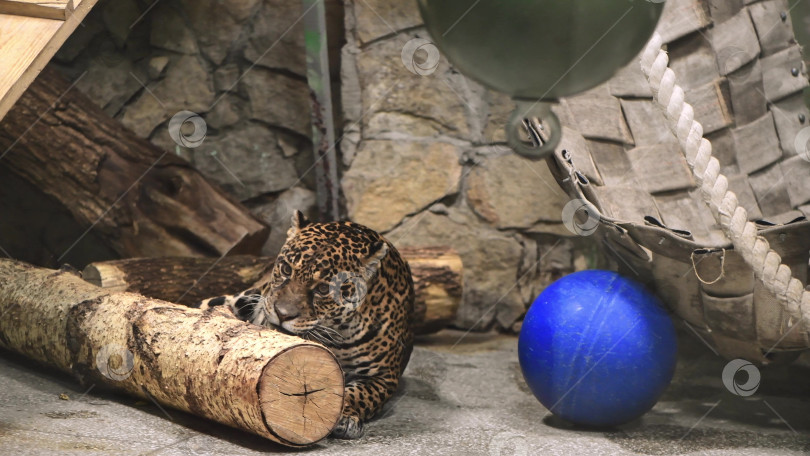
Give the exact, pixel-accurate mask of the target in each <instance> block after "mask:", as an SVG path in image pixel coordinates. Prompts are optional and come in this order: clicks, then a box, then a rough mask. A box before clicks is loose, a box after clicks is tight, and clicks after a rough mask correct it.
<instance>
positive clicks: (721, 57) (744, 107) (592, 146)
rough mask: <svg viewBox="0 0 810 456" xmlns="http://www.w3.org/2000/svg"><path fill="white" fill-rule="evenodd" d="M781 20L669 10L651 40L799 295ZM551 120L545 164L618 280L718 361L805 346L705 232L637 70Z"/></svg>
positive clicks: (793, 112) (760, 9) (800, 166)
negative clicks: (647, 289) (593, 225)
mask: <svg viewBox="0 0 810 456" xmlns="http://www.w3.org/2000/svg"><path fill="white" fill-rule="evenodd" d="M788 8H789V6H788V2H787V0H768V1H750V0H746V1H743V0H736V1H730V0H668V1H667V4H666V7H665V9H664V14H663V17H662V19H661V23H660V24H659V27H658V33H660V34H661V36H662V37H663V39H664V41H665V43H667V51H668V53H669V56H670V68H672V70H673V71H674V72H675V74H676V76H677V79H678V83H679V84H680V85H681V86H682V87H683V88H684V90H685V91H686V101H687V102H688V103H690V104H691V105H692V106H693V107H694V111H695V120H697V121H699V122H701V124H702V125H703V127H704V135H705V137H706V138H707V139H709V140H710V141H711V142H712V145H713V150H714V155H715V157H717V159H718V160H719V161H720V164H721V168H722V170H721V171H722V173H724V174H725V175H726V176H727V177H728V178H729V189H730V190H732V191H734V192H735V193H736V195H737V197H738V199H739V202H740V204H741V205H743V207H745V209H746V210H747V212H748V215H749V218H750V219H751V220H755V221H758V226H759V227H760V228H761V231H760V234H762V235H763V236H764V237H765V238H766V239H767V240H768V241H769V242H770V243H771V247H772V248H774V249H775V250H776V251H777V252H778V253H779V254H780V255H781V256H782V260H783V262H784V263H785V264H787V265H788V266H790V267H791V269H792V271H793V273H794V277H796V278H798V279H799V280H801V281H802V282H803V284H804V285H805V286H806V285H807V279H808V275H807V274H808V272H807V270H808V260H810V258H809V253H810V222H808V221H807V220H806V219H805V216H807V215H808V214H810V157H808V154H807V152H806V150H805V149H806V145H804V144H798V145H797V144H796V138H797V135H799V133H800V132H801V131H802V130H803V129H804V128H807V127H810V112H808V109H807V107H806V106H805V104H804V100H803V95H802V91H803V89H804V88H805V87H807V86H808V79H807V73H806V69H805V68H804V65H803V62H802V58H801V49H800V47H799V46H798V45H797V44H796V42H795V40H794V39H793V28H792V24H791V21H790V16H789V15H788V14H787V12H788ZM559 114H560V117H561V118H562V119H563V124H564V125H565V131H564V135H565V137H564V140H563V141H562V143H561V144H560V146H559V147H558V149H557V151H556V153H555V155H554V158H553V159H552V160H551V161H550V162H549V164H550V166H551V167H552V169H553V171H554V172H555V174H556V175H557V176H558V177H559V182H560V185H561V186H562V187H563V188H565V189H566V191H568V192H569V194H570V195H571V196H572V197H574V198H582V199H586V200H588V201H589V202H590V203H592V204H593V205H595V206H596V208H597V209H598V210H599V212H600V214H598V215H599V217H600V224H599V228H598V229H597V231H596V233H595V235H596V236H600V237H601V238H602V241H603V242H602V244H603V245H604V246H605V248H606V250H607V252H608V253H609V254H610V255H612V256H614V257H615V258H617V260H618V261H617V263H618V264H619V267H620V269H621V270H622V271H623V272H624V273H625V274H628V275H630V276H635V277H636V278H638V279H640V280H643V281H646V282H648V283H650V284H651V285H652V286H654V287H655V288H656V290H657V292H658V294H659V295H660V296H661V297H662V299H663V300H664V301H665V302H666V304H667V305H668V306H670V307H671V309H672V310H673V311H674V312H675V313H677V314H678V316H680V317H681V318H683V319H684V321H685V322H686V323H687V324H688V325H689V327H690V328H692V329H693V330H694V331H695V332H696V333H697V334H698V335H699V336H700V337H701V338H703V339H704V340H705V341H706V342H707V343H709V344H710V345H712V346H713V347H714V348H715V349H716V350H717V351H718V352H720V353H721V354H722V355H724V356H727V357H744V358H747V359H749V360H751V361H757V362H761V363H769V362H773V361H776V360H782V359H790V358H791V357H792V356H793V355H795V354H796V353H797V352H798V351H799V350H803V349H806V348H808V347H810V337H808V336H809V335H810V322H802V321H800V322H796V321H792V320H791V319H789V318H788V315H787V314H786V313H785V312H783V310H782V307H781V306H780V305H779V303H778V302H777V301H776V298H775V297H774V296H772V295H770V294H769V293H768V292H767V291H766V290H765V289H764V288H763V287H762V284H761V283H758V282H757V280H756V279H755V278H754V274H753V272H752V270H751V269H750V267H749V266H748V265H747V264H746V263H745V262H744V261H743V259H742V257H741V256H740V255H738V254H736V253H735V252H734V251H733V249H731V243H730V242H729V240H728V239H727V238H726V236H725V235H724V234H723V232H722V231H721V230H720V229H719V227H718V226H716V224H715V221H714V218H713V216H712V214H711V213H710V212H709V209H708V207H707V206H706V204H705V203H704V202H703V201H702V199H701V196H700V193H699V192H698V190H697V188H696V184H695V182H694V179H693V177H692V174H691V171H690V169H689V167H688V164H687V163H686V161H685V159H684V157H683V155H682V153H681V151H680V149H679V145H678V141H677V139H676V138H675V137H674V136H673V134H672V133H671V132H670V130H669V128H668V127H667V124H666V120H665V117H664V114H663V112H662V110H661V108H660V107H659V106H658V104H657V103H656V102H655V101H654V100H653V99H652V95H651V91H650V88H649V85H648V83H647V81H646V79H645V78H644V76H643V74H642V71H641V68H640V66H639V63H638V61H634V62H632V63H631V64H630V65H629V66H628V67H627V68H625V69H623V70H622V71H621V72H619V74H617V75H616V77H614V78H613V79H612V80H611V81H609V82H607V83H606V84H604V85H602V86H600V87H597V88H595V89H593V90H590V91H588V92H586V93H583V94H580V95H578V96H575V97H571V98H568V99H565V100H562V102H561V106H560V107H559ZM797 147H798V149H800V150H797Z"/></svg>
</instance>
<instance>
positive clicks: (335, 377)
mask: <svg viewBox="0 0 810 456" xmlns="http://www.w3.org/2000/svg"><path fill="white" fill-rule="evenodd" d="M259 402H260V404H261V408H262V415H263V417H264V422H265V424H267V428H268V429H269V430H270V432H271V433H273V434H274V435H276V436H278V437H279V440H280V441H281V442H282V443H285V442H286V443H287V444H288V445H293V446H302V445H310V444H312V443H315V442H317V441H319V440H321V439H323V438H324V437H326V436H327V435H329V433H330V432H332V429H333V428H334V427H335V425H336V424H337V422H338V420H339V419H340V414H341V412H342V411H343V370H342V369H341V368H340V364H338V361H337V359H335V357H334V355H333V354H332V353H331V352H330V351H328V350H327V349H325V348H321V347H319V346H316V345H298V346H295V347H292V348H289V349H287V350H285V351H284V352H282V353H281V354H279V355H278V356H276V357H274V358H273V359H272V360H270V362H268V363H267V365H266V366H265V367H264V371H263V372H262V377H261V380H260V381H259Z"/></svg>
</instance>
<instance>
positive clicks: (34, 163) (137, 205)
mask: <svg viewBox="0 0 810 456" xmlns="http://www.w3.org/2000/svg"><path fill="white" fill-rule="evenodd" d="M0 166H4V167H6V168H8V169H10V170H11V171H12V172H14V173H15V174H17V175H18V176H20V177H21V178H23V179H25V180H27V181H28V182H31V183H32V184H33V185H35V186H36V187H37V188H39V189H41V190H42V191H43V192H44V193H45V194H47V195H49V196H51V197H52V198H54V199H55V200H56V201H58V202H59V203H60V204H62V205H63V206H64V207H65V208H66V209H67V210H68V211H69V212H70V214H71V215H72V217H73V218H74V219H75V220H76V221H77V222H79V224H80V225H82V226H84V227H87V229H88V230H89V229H93V230H94V231H95V232H96V233H97V234H98V235H99V236H100V237H101V238H102V239H104V240H105V241H106V242H107V244H108V245H109V247H111V248H112V249H113V250H114V251H115V252H117V253H118V254H119V255H121V256H122V257H134V256H172V255H174V256H222V255H225V254H226V253H234V254H239V253H241V254H256V253H258V252H259V251H260V250H261V247H262V245H263V244H264V241H265V240H266V239H267V236H268V234H269V228H268V227H267V226H265V225H264V224H263V223H262V222H260V221H259V220H257V219H256V218H255V217H253V216H252V215H251V214H250V212H249V211H248V210H247V209H246V208H245V207H244V206H242V205H241V204H240V203H238V202H236V201H234V200H232V199H231V198H230V197H229V196H227V195H226V194H225V193H224V192H223V191H222V190H220V189H219V188H218V187H216V186H214V185H212V184H210V183H209V182H208V181H207V180H206V179H205V178H204V177H203V176H202V175H201V174H200V173H199V172H197V171H196V170H195V169H194V168H193V167H192V166H191V165H190V164H189V163H188V162H186V161H184V160H182V159H180V158H179V157H177V156H175V155H174V154H172V153H168V152H166V151H162V150H160V149H159V148H158V147H156V146H155V145H153V144H152V143H150V142H149V141H147V140H145V139H142V138H139V137H138V136H136V135H135V133H133V132H132V131H131V130H129V129H127V128H126V127H124V126H123V125H121V124H120V123H119V122H118V121H116V120H115V119H113V118H111V117H110V116H108V115H107V114H105V113H104V111H103V110H102V109H101V108H99V107H98V106H97V105H96V104H95V103H93V102H92V101H91V100H90V99H89V98H88V97H87V96H85V95H84V94H82V93H81V92H79V91H78V90H76V89H75V88H73V86H72V85H71V84H70V83H69V82H68V81H67V80H65V79H64V78H63V77H62V76H60V75H59V74H58V73H56V71H55V70H53V69H50V68H46V69H45V70H43V71H42V73H41V74H40V75H39V76H38V77H37V79H36V80H35V81H34V82H33V83H32V84H31V86H30V87H29V88H28V89H27V90H26V91H25V93H24V94H23V95H22V96H21V97H20V99H19V101H17V103H16V104H15V105H14V107H13V108H12V109H11V110H10V111H9V113H8V114H7V115H6V117H5V118H4V119H3V121H2V122H0ZM70 248H72V246H71V247H70ZM68 250H70V249H68ZM65 253H67V252H65ZM62 256H64V254H63V255H62ZM59 260H61V257H60V258H59Z"/></svg>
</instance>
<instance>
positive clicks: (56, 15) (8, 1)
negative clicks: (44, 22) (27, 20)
mask: <svg viewBox="0 0 810 456" xmlns="http://www.w3.org/2000/svg"><path fill="white" fill-rule="evenodd" d="M74 10H75V8H74V6H73V0H51V1H47V2H43V1H41V0H0V14H13V15H15V16H28V17H38V18H41V19H55V20H59V21H64V20H67V18H69V17H70V16H71V15H72V14H73V11H74Z"/></svg>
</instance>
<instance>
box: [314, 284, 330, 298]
mask: <svg viewBox="0 0 810 456" xmlns="http://www.w3.org/2000/svg"><path fill="white" fill-rule="evenodd" d="M315 291H317V292H318V294H319V295H323V296H326V295H328V294H329V284H328V283H320V284H318V286H317V287H316V288H315Z"/></svg>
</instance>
